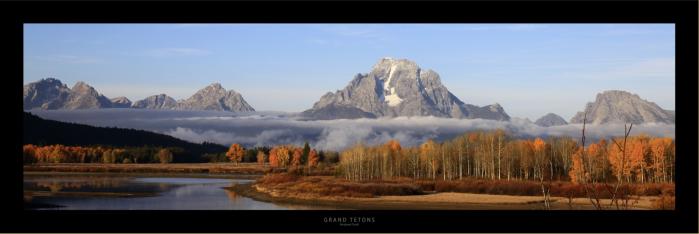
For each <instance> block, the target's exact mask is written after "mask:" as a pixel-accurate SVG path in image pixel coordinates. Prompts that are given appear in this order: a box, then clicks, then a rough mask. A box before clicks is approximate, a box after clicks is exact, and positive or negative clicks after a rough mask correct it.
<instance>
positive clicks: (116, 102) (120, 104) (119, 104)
mask: <svg viewBox="0 0 699 234" xmlns="http://www.w3.org/2000/svg"><path fill="white" fill-rule="evenodd" d="M110 101H112V108H129V107H131V104H132V103H131V100H129V99H128V98H126V97H124V96H121V97H116V98H112V99H110Z"/></svg>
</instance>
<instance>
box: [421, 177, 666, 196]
mask: <svg viewBox="0 0 699 234" xmlns="http://www.w3.org/2000/svg"><path fill="white" fill-rule="evenodd" d="M423 187H426V185H423ZM434 188H435V189H434V190H435V191H437V192H462V193H477V194H499V195H518V196H539V195H541V185H540V184H539V183H538V182H535V181H519V180H517V181H507V180H483V179H463V180H454V181H436V182H434ZM594 188H595V190H596V192H597V196H598V197H599V198H601V199H607V198H611V197H612V191H613V185H611V184H609V185H604V184H595V186H594ZM663 191H665V193H673V194H674V191H675V185H674V184H631V185H624V186H623V187H620V188H619V192H618V195H621V194H624V193H626V194H628V195H633V196H660V195H661V194H663V193H664V192H663ZM592 192H594V191H592ZM551 196H558V197H574V198H582V197H587V195H586V193H585V189H584V187H583V186H582V185H579V184H573V183H570V182H560V181H559V182H554V183H552V184H551Z"/></svg>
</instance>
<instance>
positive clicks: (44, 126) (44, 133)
mask: <svg viewBox="0 0 699 234" xmlns="http://www.w3.org/2000/svg"><path fill="white" fill-rule="evenodd" d="M22 121H23V128H24V131H23V143H24V144H25V145H26V144H32V145H39V146H45V145H64V146H104V147H110V148H136V147H145V148H148V147H159V148H179V149H180V150H179V151H177V150H175V152H176V155H175V157H174V158H173V162H203V161H204V160H205V159H204V158H203V157H202V155H205V154H209V153H219V152H225V151H226V147H225V146H222V145H218V144H213V143H206V142H205V143H203V144H196V143H191V142H187V141H183V140H180V139H177V138H174V137H172V136H168V135H163V134H158V133H154V132H148V131H143V130H135V129H123V128H107V127H93V126H89V125H84V124H75V123H64V122H59V121H54V120H46V119H42V118H39V117H38V116H35V115H32V114H30V113H27V112H24V113H23V118H22Z"/></svg>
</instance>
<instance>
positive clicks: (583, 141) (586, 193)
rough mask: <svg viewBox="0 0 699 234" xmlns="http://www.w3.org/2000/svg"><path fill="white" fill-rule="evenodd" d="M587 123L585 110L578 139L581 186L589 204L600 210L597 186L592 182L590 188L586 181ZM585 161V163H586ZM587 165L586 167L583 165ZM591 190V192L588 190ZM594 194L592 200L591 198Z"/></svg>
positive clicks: (588, 166)
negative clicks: (580, 151)
mask: <svg viewBox="0 0 699 234" xmlns="http://www.w3.org/2000/svg"><path fill="white" fill-rule="evenodd" d="M586 123H587V111H585V114H584V115H583V128H582V137H581V139H580V141H581V143H582V153H581V159H582V161H583V173H582V186H583V189H585V195H586V196H587V199H588V200H590V204H592V206H594V207H595V208H596V209H598V210H601V209H602V204H601V203H600V199H599V193H598V192H597V188H596V187H595V186H594V184H592V189H590V187H589V184H588V183H587V180H588V174H587V173H589V172H590V171H591V168H590V167H591V163H590V162H589V161H590V160H589V159H588V160H586V159H587V157H586V156H585V155H586V154H585V125H586ZM586 162H587V163H586ZM585 165H587V168H586V167H585ZM590 190H592V192H591V191H590ZM593 196H594V200H593Z"/></svg>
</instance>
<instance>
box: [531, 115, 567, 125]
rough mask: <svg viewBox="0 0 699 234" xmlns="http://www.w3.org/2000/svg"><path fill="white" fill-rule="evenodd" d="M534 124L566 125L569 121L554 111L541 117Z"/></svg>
mask: <svg viewBox="0 0 699 234" xmlns="http://www.w3.org/2000/svg"><path fill="white" fill-rule="evenodd" d="M534 124H536V125H539V126H542V127H551V126H558V125H566V124H568V122H566V120H565V119H563V118H562V117H561V116H559V115H557V114H554V113H548V114H546V115H544V116H542V117H541V118H539V119H537V120H536V121H535V122H534Z"/></svg>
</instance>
